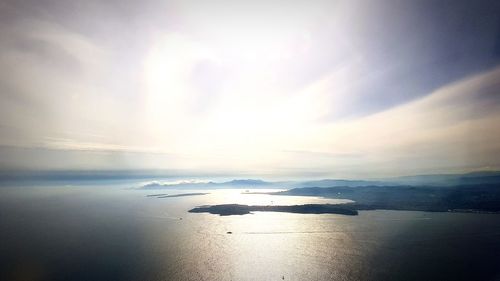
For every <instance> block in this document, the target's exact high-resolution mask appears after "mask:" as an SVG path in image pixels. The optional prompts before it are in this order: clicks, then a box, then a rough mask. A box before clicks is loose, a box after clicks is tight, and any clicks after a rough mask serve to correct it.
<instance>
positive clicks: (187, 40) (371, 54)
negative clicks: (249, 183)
mask: <svg viewBox="0 0 500 281" xmlns="http://www.w3.org/2000/svg"><path fill="white" fill-rule="evenodd" d="M445 2H446V1H443V2H442V3H441V2H440V1H419V3H399V2H397V3H393V2H392V1H377V3H376V4H373V5H372V4H366V3H363V4H362V3H358V2H356V1H318V2H315V3H314V4H311V3H310V2H307V1H287V2H286V5H285V3H284V2H281V1H252V2H251V3H247V2H238V1H236V2H235V1H231V2H229V1H215V2H211V3H210V4H209V3H205V2H196V1H145V2H144V3H142V4H141V5H137V4H136V3H135V2H134V1H130V2H127V1H118V2H113V1H111V2H108V3H106V4H103V3H100V2H98V1H97V2H94V1H85V2H81V3H78V2H75V1H72V2H71V3H56V2H53V1H33V2H32V3H29V2H22V3H19V2H17V1H10V2H9V1H7V2H4V3H3V4H2V5H1V6H0V8H1V14H0V18H1V19H0V23H1V28H0V36H1V38H2V40H1V41H0V67H1V75H0V98H1V101H2V102H1V104H0V155H1V156H2V157H1V160H0V167H1V168H4V169H12V168H16V169H17V168H20V169H25V168H29V169H179V170H191V171H205V172H207V171H208V172H220V171H225V172H229V173H231V172H234V173H236V172H244V173H245V172H251V173H266V174H273V173H276V174H292V175H293V174H297V175H300V174H303V175H310V174H315V173H316V174H321V175H323V174H324V175H338V176H353V177H355V176H366V175H373V176H377V175H380V176H385V175H399V174H408V173H423V172H436V171H439V172H446V171H458V170H460V171H462V170H471V169H481V168H488V167H490V168H496V167H499V166H500V163H499V160H497V159H498V157H496V156H498V155H500V150H499V149H500V148H499V147H498V145H497V144H498V143H500V142H499V139H498V133H496V131H498V130H497V128H498V125H496V124H499V123H498V121H499V120H498V119H499V116H498V114H499V113H498V112H500V111H499V110H498V101H499V95H498V90H499V89H500V87H499V85H498V83H497V82H496V81H500V77H499V76H500V70H499V69H498V68H495V66H496V65H498V63H499V58H500V56H499V54H500V52H499V51H498V46H500V43H499V41H498V38H499V37H498V34H499V30H498V26H499V24H498V23H499V16H498V14H499V13H498V11H500V9H499V5H498V4H497V3H495V1H491V2H489V1H484V2H481V3H475V4H471V3H467V2H466V1H465V2H463V3H462V2H454V3H453V5H452V6H451V8H450V5H446V3H445ZM77 3H78V4H77ZM479 16H480V17H481V21H478V20H477V19H478V18H479Z"/></svg>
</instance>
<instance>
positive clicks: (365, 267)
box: [0, 183, 500, 281]
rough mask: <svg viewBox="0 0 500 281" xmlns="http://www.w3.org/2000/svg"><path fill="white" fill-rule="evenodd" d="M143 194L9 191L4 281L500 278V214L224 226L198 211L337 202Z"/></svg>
mask: <svg viewBox="0 0 500 281" xmlns="http://www.w3.org/2000/svg"><path fill="white" fill-rule="evenodd" d="M132 186H133V185H131V184H123V183H121V184H115V185H110V184H106V185H99V184H95V185H86V186H36V187H30V186H26V187H21V186H16V187H2V188H0V280H153V281H155V280H500V215H493V214H459V213H426V212H406V211H363V212H360V214H359V216H343V215H335V214H324V215H310V214H288V213H265V212H257V213H255V214H252V215H244V216H228V217H221V216H217V215H211V214H195V213H188V212H187V211H188V210H189V209H191V208H193V207H195V206H198V205H205V204H219V203H242V204H302V203H327V202H336V201H331V200H328V199H321V198H312V197H289V196H271V195H244V194H241V192H242V191H243V190H230V189H229V190H208V191H207V190H203V191H193V190H168V191H165V190H155V191H144V190H136V189H133V188H130V187H132ZM191 192H209V193H210V194H208V195H201V196H191V197H176V198H152V197H147V195H149V194H156V193H168V194H177V193H191ZM228 231H230V232H232V234H228V233H227V232H228Z"/></svg>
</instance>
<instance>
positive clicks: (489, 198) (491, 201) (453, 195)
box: [268, 184, 500, 213]
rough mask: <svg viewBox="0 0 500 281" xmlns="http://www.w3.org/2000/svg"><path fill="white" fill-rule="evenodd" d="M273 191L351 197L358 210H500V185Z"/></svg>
mask: <svg viewBox="0 0 500 281" xmlns="http://www.w3.org/2000/svg"><path fill="white" fill-rule="evenodd" d="M268 194H271V195H289V196H290V195H292V196H316V197H325V198H336V199H350V200H352V201H354V203H348V204H346V205H351V206H352V207H353V208H354V209H356V210H408V211H428V212H448V211H454V212H486V213H499V212H500V185H499V184H477V185H459V186H360V187H328V188H322V187H307V188H294V189H290V190H287V191H281V192H269V193H268Z"/></svg>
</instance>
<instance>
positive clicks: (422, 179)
mask: <svg viewBox="0 0 500 281" xmlns="http://www.w3.org/2000/svg"><path fill="white" fill-rule="evenodd" d="M221 177H223V178H228V176H227V175H204V174H198V175H195V176H194V175H187V174H185V175H184V174H182V173H179V171H167V170H111V171H105V170H99V171H91V170H89V171H71V170H70V171H62V170H61V171H21V170H15V171H8V170H3V171H0V185H12V186H15V185H26V184H30V185H53V184H62V185H65V184H75V183H77V184H82V185H87V184H88V185H93V184H96V183H99V184H106V183H107V182H109V183H113V184H114V183H116V182H124V183H128V182H130V181H136V182H141V181H142V183H137V184H138V186H134V187H133V188H139V189H223V188H241V189H259V188H260V189H266V188H276V189H291V188H300V187H356V186H398V185H407V186H457V185H476V184H500V171H480V172H471V173H462V174H431V175H412V176H400V177H391V178H379V179H320V180H307V181H267V180H263V179H258V178H257V179H255V178H254V179H252V178H248V179H233V180H228V181H215V180H213V178H221ZM211 178H212V180H200V179H211Z"/></svg>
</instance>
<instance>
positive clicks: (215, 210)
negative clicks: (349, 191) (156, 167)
mask: <svg viewBox="0 0 500 281" xmlns="http://www.w3.org/2000/svg"><path fill="white" fill-rule="evenodd" d="M189 212H190V213H210V214H215V215H220V216H231V215H247V214H251V213H252V212H284V213H297V214H339V215H349V216H356V215H357V214H358V211H357V210H356V209H354V208H353V207H352V205H350V204H304V205H281V206H280V205H240V204H221V205H211V206H199V207H196V208H194V209H191V210H189Z"/></svg>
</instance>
